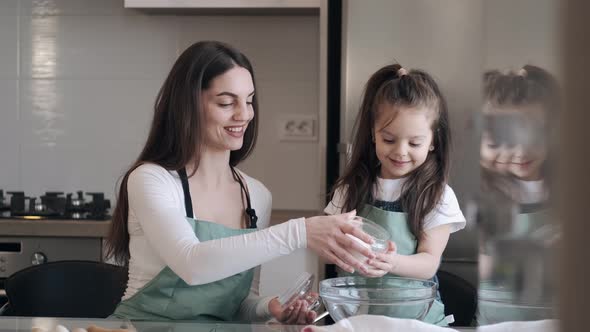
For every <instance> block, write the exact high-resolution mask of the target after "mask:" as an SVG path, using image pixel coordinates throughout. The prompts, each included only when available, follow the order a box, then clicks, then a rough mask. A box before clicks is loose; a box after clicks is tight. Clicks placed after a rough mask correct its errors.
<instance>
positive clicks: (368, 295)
mask: <svg viewBox="0 0 590 332" xmlns="http://www.w3.org/2000/svg"><path fill="white" fill-rule="evenodd" d="M320 298H321V299H322V302H323V303H324V306H325V307H326V310H328V312H329V313H330V316H331V317H332V319H334V320H335V321H338V320H341V319H344V318H348V317H351V316H357V315H366V314H369V315H384V316H388V317H395V318H408V319H418V320H420V319H423V318H424V317H425V316H426V314H427V313H428V310H429V309H430V306H431V305H432V303H433V301H434V299H435V298H436V283H434V282H432V281H427V280H418V279H408V278H399V277H388V276H386V277H382V278H364V277H360V276H351V277H340V278H332V279H326V280H323V281H322V282H320Z"/></svg>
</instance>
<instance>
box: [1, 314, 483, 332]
mask: <svg viewBox="0 0 590 332" xmlns="http://www.w3.org/2000/svg"><path fill="white" fill-rule="evenodd" d="M57 324H59V325H62V326H64V327H66V328H67V329H68V330H70V331H72V330H73V329H74V328H87V327H89V326H91V325H95V326H98V327H102V328H105V329H120V328H126V329H130V331H133V330H136V331H137V332H142V331H149V332H171V331H174V332H177V331H178V332H181V331H183V332H184V331H186V332H211V331H216V332H221V331H228V332H229V331H231V332H299V331H301V329H302V328H303V326H295V325H278V324H276V325H272V324H264V323H257V324H236V323H196V322H170V323H168V322H165V323H161V322H160V323H155V322H129V321H123V320H107V319H82V318H79V319H72V318H32V317H2V316H0V331H5V332H13V331H14V332H31V330H32V327H43V328H44V329H46V330H47V331H48V332H51V331H52V330H53V329H54V327H55V326H56V325H57ZM475 330H476V329H475V328H461V329H457V331H465V332H471V331H475Z"/></svg>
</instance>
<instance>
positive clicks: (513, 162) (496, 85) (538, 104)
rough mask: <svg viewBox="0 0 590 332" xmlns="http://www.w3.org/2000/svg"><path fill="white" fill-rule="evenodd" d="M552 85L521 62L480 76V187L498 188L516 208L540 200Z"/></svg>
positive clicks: (544, 189) (544, 194) (553, 103)
mask: <svg viewBox="0 0 590 332" xmlns="http://www.w3.org/2000/svg"><path fill="white" fill-rule="evenodd" d="M556 93H557V83H556V81H555V79H554V78H553V77H552V76H551V75H550V74H549V73H548V72H547V71H545V70H543V69H541V68H539V67H536V66H531V65H527V66H524V67H523V68H522V69H520V70H519V71H517V72H509V73H507V74H503V73H501V72H500V71H497V70H494V71H489V72H486V73H485V74H484V107H483V118H484V126H483V131H482V139H481V149H480V153H481V155H480V156H481V158H480V164H481V166H482V176H483V187H484V188H483V189H484V191H489V190H493V191H499V192H501V193H502V194H503V195H506V196H507V198H508V199H510V200H512V201H514V202H515V203H517V204H518V205H519V206H520V208H521V210H524V211H521V212H526V211H529V210H531V209H533V210H536V209H538V208H539V207H541V206H542V205H544V203H546V201H547V199H548V195H549V190H548V186H547V169H548V167H547V159H548V144H547V140H548V139H549V138H550V137H549V135H550V130H549V127H550V125H551V124H552V122H553V121H551V120H550V119H551V115H554V114H555V112H556V111H557V109H558V98H557V95H556Z"/></svg>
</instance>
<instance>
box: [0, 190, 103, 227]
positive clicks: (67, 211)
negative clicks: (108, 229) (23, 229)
mask: <svg viewBox="0 0 590 332" xmlns="http://www.w3.org/2000/svg"><path fill="white" fill-rule="evenodd" d="M4 194H5V193H4V191H3V190H0V219H24V220H41V219H75V220H109V219H110V215H108V212H109V209H110V208H111V202H110V201H109V200H108V199H105V198H104V193H98V192H92V193H91V192H87V193H84V192H83V191H77V192H76V193H68V194H64V193H63V192H46V193H45V194H44V195H42V196H40V197H29V196H26V195H25V193H24V192H22V191H9V192H6V194H7V195H9V196H10V197H6V196H5V195H4Z"/></svg>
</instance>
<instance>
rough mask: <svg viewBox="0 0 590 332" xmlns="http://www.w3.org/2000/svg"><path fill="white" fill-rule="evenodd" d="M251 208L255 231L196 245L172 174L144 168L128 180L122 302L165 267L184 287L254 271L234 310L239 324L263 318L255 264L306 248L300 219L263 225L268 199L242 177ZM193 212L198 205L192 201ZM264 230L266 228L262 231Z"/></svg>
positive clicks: (265, 303)
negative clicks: (126, 256)
mask: <svg viewBox="0 0 590 332" xmlns="http://www.w3.org/2000/svg"><path fill="white" fill-rule="evenodd" d="M240 174H241V175H242V176H243V178H244V179H245V180H246V185H247V188H248V190H249V193H250V199H251V204H252V208H253V209H254V210H256V214H257V215H258V223H257V226H258V228H259V229H263V228H265V229H263V230H260V231H256V232H252V233H249V234H243V235H239V236H232V237H228V238H223V239H217V240H211V241H205V242H200V241H199V239H198V238H197V237H196V235H195V233H194V231H193V229H192V228H191V226H190V224H189V223H188V221H187V220H186V210H185V205H184V194H183V191H182V184H181V182H180V178H179V177H178V174H177V173H176V172H174V171H168V170H166V169H164V168H163V167H161V166H158V165H155V164H144V165H141V166H139V167H138V168H137V169H135V170H134V171H133V172H132V173H131V174H130V175H129V178H128V182H127V193H128V198H129V218H128V227H129V251H130V256H131V257H130V259H129V281H128V283H127V289H126V291H125V294H124V296H123V300H125V299H128V298H130V297H131V296H133V295H134V294H135V293H137V291H138V290H139V289H141V288H142V287H143V286H144V285H145V284H146V283H148V282H149V281H150V280H152V279H153V278H154V277H156V275H157V274H158V273H159V272H160V271H161V270H162V269H164V268H165V267H166V266H168V267H170V269H172V271H174V273H176V274H177V275H178V276H179V277H180V278H182V279H183V280H184V281H185V282H186V283H188V284H189V285H200V284H206V283H210V282H213V281H217V280H221V279H224V278H226V277H229V276H232V275H234V274H237V273H240V272H243V271H245V270H248V269H250V268H253V267H256V269H255V275H254V281H253V282H252V288H251V291H250V295H249V296H248V298H247V299H246V300H245V301H244V302H243V303H242V307H241V308H240V318H241V319H245V320H250V321H254V320H261V319H268V318H269V315H270V313H269V312H268V302H269V301H270V300H271V299H272V298H271V297H268V298H260V297H258V293H259V292H258V290H259V282H260V264H262V263H265V262H268V261H270V260H272V259H274V258H277V257H279V256H283V255H288V254H290V253H292V252H293V251H294V250H296V249H300V248H305V247H306V246H307V240H306V233H305V219H304V218H300V219H293V220H289V221H287V222H285V223H282V224H279V225H276V226H273V227H268V225H269V222H270V213H271V207H272V196H271V194H270V192H269V191H268V189H266V187H265V186H264V185H263V184H262V183H260V182H259V181H257V180H256V179H253V178H251V177H249V176H247V175H246V174H244V173H242V172H240ZM196 205H197V208H198V206H199V205H198V202H196ZM267 227H268V228H267Z"/></svg>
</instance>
